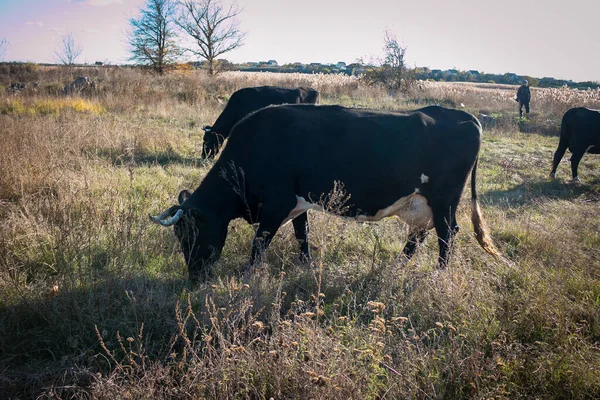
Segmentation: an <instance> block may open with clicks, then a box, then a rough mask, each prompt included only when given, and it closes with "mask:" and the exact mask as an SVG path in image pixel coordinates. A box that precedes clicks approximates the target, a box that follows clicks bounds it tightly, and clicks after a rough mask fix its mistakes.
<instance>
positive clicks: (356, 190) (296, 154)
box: [150, 105, 500, 280]
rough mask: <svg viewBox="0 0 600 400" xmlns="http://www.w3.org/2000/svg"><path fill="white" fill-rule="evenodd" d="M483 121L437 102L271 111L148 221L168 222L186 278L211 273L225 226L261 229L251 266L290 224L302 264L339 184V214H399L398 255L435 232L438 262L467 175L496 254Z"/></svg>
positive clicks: (480, 231) (476, 218)
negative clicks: (412, 107) (401, 240)
mask: <svg viewBox="0 0 600 400" xmlns="http://www.w3.org/2000/svg"><path fill="white" fill-rule="evenodd" d="M480 144H481V124H480V123H479V121H478V120H477V119H476V118H475V117H473V116H472V115H471V114H468V113H466V112H463V111H459V110H451V109H446V108H443V107H438V106H431V107H426V108H423V109H420V110H417V111H415V112H412V113H410V114H401V113H391V112H381V111H371V110H364V109H351V108H344V107H340V106H314V105H282V106H274V107H267V108H263V109H262V110H259V111H257V112H255V113H253V114H252V115H250V116H248V117H247V118H244V119H243V120H242V121H241V122H240V123H238V124H237V125H236V126H235V128H234V129H233V132H232V134H231V137H230V138H229V143H228V144H227V146H226V147H225V149H224V150H223V153H222V154H221V156H220V158H219V160H218V161H217V162H216V163H215V164H214V166H213V168H212V169H211V170H210V171H209V172H208V174H207V175H206V177H205V178H204V180H203V181H202V183H201V184H200V186H199V187H198V189H196V191H195V192H194V193H189V192H187V191H182V192H181V193H180V195H179V203H180V204H179V205H175V206H172V207H170V208H168V209H167V210H165V211H164V212H162V213H161V214H160V215H158V216H156V217H150V218H151V220H152V221H154V222H156V223H159V224H161V225H163V226H174V229H175V234H176V236H177V238H178V239H179V241H180V244H181V248H182V250H183V254H184V256H185V260H186V262H187V265H188V269H189V273H190V278H191V279H192V280H198V279H202V278H205V277H206V276H209V275H210V265H211V264H212V263H213V262H214V261H215V260H216V259H217V258H218V257H219V255H220V253H221V250H222V248H223V246H224V243H225V239H226V236H227V227H228V224H229V222H230V221H231V220H233V219H236V218H244V219H245V220H246V221H248V222H249V223H255V222H258V223H259V227H258V230H257V231H256V236H255V238H254V242H253V244H252V254H251V257H250V266H251V265H253V264H254V263H255V262H256V261H257V260H258V259H259V258H260V256H261V255H262V251H264V250H265V249H266V248H267V247H268V246H269V243H270V242H271V240H272V239H273V236H274V235H275V234H276V232H277V230H278V229H279V228H280V227H281V226H283V225H284V224H286V223H287V222H289V221H293V226H294V230H295V235H296V238H297V239H298V241H299V242H300V244H301V251H302V253H303V255H304V256H305V257H306V258H308V257H309V256H310V255H309V253H308V220H307V216H306V211H307V210H309V209H321V210H322V206H321V205H317V204H316V203H318V202H319V199H320V198H322V196H323V195H325V196H327V195H328V194H329V193H331V192H332V190H333V189H334V186H335V183H336V182H341V183H343V185H344V191H345V193H346V194H347V195H348V196H350V197H349V200H348V201H347V203H346V204H345V205H344V211H343V215H345V216H348V217H353V218H356V219H357V220H358V221H378V220H381V219H382V218H385V217H388V216H393V215H395V216H398V217H400V218H402V219H403V220H404V221H406V222H407V223H408V224H409V227H410V228H409V237H408V243H407V244H406V246H405V248H404V250H403V254H404V256H405V257H406V259H410V258H411V256H412V255H413V254H414V252H415V250H416V247H417V245H418V244H419V243H421V242H422V241H423V240H424V239H425V237H426V235H427V233H428V231H429V230H430V229H432V228H435V230H436V232H437V236H438V245H439V264H440V266H441V267H444V266H446V265H447V263H448V258H449V254H450V253H449V246H450V245H451V243H452V238H453V235H454V234H455V233H456V232H458V225H457V223H456V209H457V206H458V203H459V200H460V198H461V194H462V191H463V188H464V186H465V183H466V180H467V177H468V176H469V174H471V205H472V207H471V211H472V215H471V221H472V223H473V226H474V230H475V235H476V238H477V240H478V242H479V243H480V245H481V246H482V247H483V248H484V250H485V251H486V252H488V253H490V254H493V255H495V256H500V255H499V252H498V250H497V249H496V248H495V246H494V244H493V243H492V241H491V239H490V238H489V236H488V234H487V232H486V230H485V224H484V223H483V218H482V216H481V212H480V210H479V206H478V204H477V193H476V189H475V181H476V178H475V177H476V169H477V159H478V153H479V147H480Z"/></svg>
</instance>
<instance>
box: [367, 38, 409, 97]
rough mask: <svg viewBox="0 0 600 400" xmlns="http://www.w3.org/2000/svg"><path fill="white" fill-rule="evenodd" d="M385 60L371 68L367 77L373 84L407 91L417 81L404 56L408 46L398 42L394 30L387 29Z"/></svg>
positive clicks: (384, 43)
mask: <svg viewBox="0 0 600 400" xmlns="http://www.w3.org/2000/svg"><path fill="white" fill-rule="evenodd" d="M383 51H384V57H383V60H380V64H381V65H380V66H379V67H377V68H373V69H371V70H369V71H368V72H367V73H366V75H365V79H366V80H367V82H368V83H371V84H382V85H383V86H385V87H386V88H387V89H388V90H390V91H394V92H395V91H398V90H399V91H403V92H404V91H407V90H408V89H410V88H411V87H412V85H413V83H414V81H415V77H414V72H413V71H412V70H411V69H409V68H408V66H407V65H406V61H405V59H404V56H405V54H406V47H403V46H402V45H400V44H399V43H398V40H397V39H396V35H394V33H393V32H390V31H385V32H384V37H383Z"/></svg>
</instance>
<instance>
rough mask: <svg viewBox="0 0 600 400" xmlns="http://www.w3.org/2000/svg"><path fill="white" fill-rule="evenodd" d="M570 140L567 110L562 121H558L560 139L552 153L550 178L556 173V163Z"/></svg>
mask: <svg viewBox="0 0 600 400" xmlns="http://www.w3.org/2000/svg"><path fill="white" fill-rule="evenodd" d="M570 142H571V131H570V129H569V112H568V111H567V113H566V114H565V115H564V116H563V118H562V121H561V123H560V140H559V142H558V148H557V149H556V152H555V153H554V158H553V159H552V169H551V170H550V176H551V177H552V178H554V177H555V175H556V168H558V164H560V160H562V158H563V156H564V155H565V152H566V151H567V148H568V147H569V143H570Z"/></svg>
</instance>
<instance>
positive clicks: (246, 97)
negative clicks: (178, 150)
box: [202, 86, 319, 158]
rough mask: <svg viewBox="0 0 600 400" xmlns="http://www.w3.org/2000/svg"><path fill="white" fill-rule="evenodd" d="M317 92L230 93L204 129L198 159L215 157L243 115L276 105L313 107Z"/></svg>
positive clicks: (277, 89)
mask: <svg viewBox="0 0 600 400" xmlns="http://www.w3.org/2000/svg"><path fill="white" fill-rule="evenodd" d="M318 100H319V92H318V91H316V90H315V89H311V88H304V87H298V88H295V89H288V88H282V87H277V86H256V87H247V88H244V89H240V90H238V91H236V92H234V93H233V94H232V95H231V98H230V99H229V101H228V102H227V106H225V109H224V110H223V112H222V113H221V115H219V118H217V120H216V121H215V123H214V125H213V126H205V127H204V128H203V129H204V132H205V133H204V144H203V146H202V158H212V157H214V156H216V155H217V153H218V152H219V149H220V148H221V145H222V144H223V141H225V139H227V138H228V137H229V134H230V132H231V128H233V126H234V125H235V124H236V123H238V122H239V121H240V120H241V119H242V118H244V117H245V116H246V115H248V114H250V113H251V112H253V111H256V110H259V109H261V108H264V107H267V106H270V105H277V104H300V103H308V104H315V103H317V101H318Z"/></svg>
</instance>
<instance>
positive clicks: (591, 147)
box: [585, 145, 594, 153]
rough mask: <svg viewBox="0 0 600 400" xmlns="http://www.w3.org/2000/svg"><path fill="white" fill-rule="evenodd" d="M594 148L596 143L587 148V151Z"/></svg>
mask: <svg viewBox="0 0 600 400" xmlns="http://www.w3.org/2000/svg"><path fill="white" fill-rule="evenodd" d="M593 148H594V145H591V146H590V147H588V148H587V150H586V151H585V152H586V153H587V152H588V151H590V150H591V149H593Z"/></svg>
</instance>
